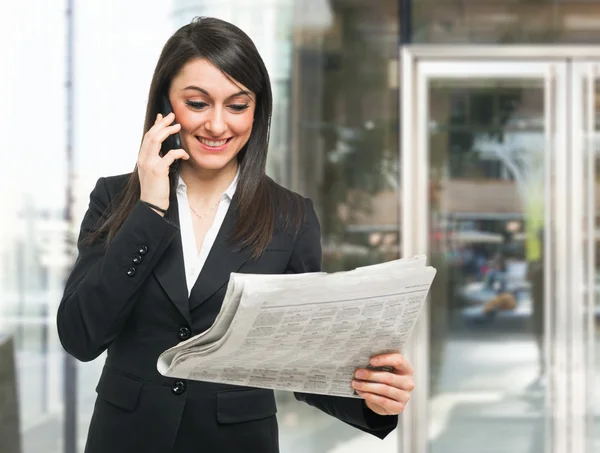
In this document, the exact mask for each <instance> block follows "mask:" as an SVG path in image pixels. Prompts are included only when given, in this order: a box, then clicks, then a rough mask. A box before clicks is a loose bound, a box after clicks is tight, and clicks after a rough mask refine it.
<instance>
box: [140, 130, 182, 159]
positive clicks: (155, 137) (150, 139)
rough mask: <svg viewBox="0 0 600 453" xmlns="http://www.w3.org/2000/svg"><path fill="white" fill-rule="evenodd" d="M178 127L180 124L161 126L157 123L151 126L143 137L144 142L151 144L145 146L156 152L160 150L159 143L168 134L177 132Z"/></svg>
mask: <svg viewBox="0 0 600 453" xmlns="http://www.w3.org/2000/svg"><path fill="white" fill-rule="evenodd" d="M180 129H181V125H180V124H173V125H172V126H167V127H163V126H162V125H160V123H159V124H156V125H154V126H152V128H151V129H150V130H149V131H148V132H146V136H145V139H144V141H145V142H146V143H149V144H150V145H151V146H150V147H147V146H146V148H148V149H149V150H153V149H154V150H156V152H157V153H158V152H159V151H160V145H161V144H162V142H164V141H165V139H166V138H167V137H168V136H169V135H171V134H175V133H177V132H179V131H180ZM150 154H153V152H151V153H150Z"/></svg>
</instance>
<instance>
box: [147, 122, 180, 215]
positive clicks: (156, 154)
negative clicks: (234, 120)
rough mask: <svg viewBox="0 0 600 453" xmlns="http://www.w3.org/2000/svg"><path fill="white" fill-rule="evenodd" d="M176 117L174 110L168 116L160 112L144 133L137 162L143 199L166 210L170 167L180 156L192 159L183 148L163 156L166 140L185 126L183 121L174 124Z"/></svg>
mask: <svg viewBox="0 0 600 453" xmlns="http://www.w3.org/2000/svg"><path fill="white" fill-rule="evenodd" d="M174 120H175V115H174V114H173V113H169V114H168V115H167V116H165V117H164V118H163V117H162V115H161V114H160V113H159V114H158V115H157V117H156V121H155V122H154V126H152V127H151V128H150V129H149V130H148V132H146V134H145V135H144V140H143V141H142V146H141V147H140V153H139V155H138V161H137V168H138V174H139V178H140V189H141V194H140V199H141V200H143V201H146V202H148V203H152V204H153V205H156V206H158V207H160V208H162V209H168V207H169V190H170V189H169V167H170V166H171V164H172V163H173V162H175V160H176V159H185V160H187V159H189V158H190V156H189V154H188V153H186V152H185V151H184V150H183V149H172V150H170V151H169V152H168V153H167V154H166V155H165V156H161V155H160V147H161V144H162V142H163V141H164V140H165V139H166V138H167V137H168V136H169V135H171V134H176V133H178V132H179V130H180V129H181V125H180V124H173V125H170V124H172V123H173V121H174Z"/></svg>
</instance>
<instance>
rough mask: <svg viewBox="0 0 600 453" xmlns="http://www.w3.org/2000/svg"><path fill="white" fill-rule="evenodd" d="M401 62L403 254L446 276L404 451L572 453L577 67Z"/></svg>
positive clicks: (412, 352) (439, 282) (420, 345)
mask: <svg viewBox="0 0 600 453" xmlns="http://www.w3.org/2000/svg"><path fill="white" fill-rule="evenodd" d="M402 64H403V73H404V78H403V99H402V102H403V115H402V117H403V125H402V130H403V136H402V139H403V143H402V150H403V156H402V157H403V161H402V162H403V164H402V165H403V175H402V176H403V194H404V197H403V219H404V222H403V225H402V243H403V244H404V250H403V252H404V255H405V256H407V255H412V254H415V253H425V254H427V255H428V257H429V260H430V263H431V264H432V265H433V266H435V267H436V268H437V269H438V274H437V276H436V279H435V281H434V285H433V287H432V290H431V293H430V298H429V304H428V307H427V310H428V312H427V314H426V315H424V316H423V317H422V318H421V321H420V324H419V326H418V327H417V328H416V329H415V334H414V337H413V341H412V343H411V345H410V347H409V348H408V350H407V351H406V353H407V355H408V356H409V357H410V359H411V361H412V362H413V363H414V365H415V376H416V378H417V390H415V395H414V398H412V401H411V404H410V405H409V407H408V411H407V414H406V415H405V417H404V419H403V425H404V426H403V435H402V438H401V439H402V445H403V451H404V452H411V453H425V452H431V453H451V452H461V453H471V452H472V453H479V452H482V451H490V452H491V451H494V452H508V451H510V452H511V453H521V452H522V453H525V452H527V453H544V452H550V451H553V452H554V451H556V452H559V451H561V452H562V451H565V452H566V451H571V450H568V445H569V444H568V439H570V437H569V433H568V432H567V431H566V430H567V429H568V428H567V427H568V426H569V424H568V423H567V421H568V415H569V414H570V411H571V409H572V405H571V402H570V400H569V396H570V393H569V391H568V388H567V387H568V386H567V385H566V382H567V379H568V373H569V370H568V365H569V364H570V363H571V362H569V360H568V359H569V357H570V355H569V354H570V349H569V348H570V343H569V342H568V339H567V334H568V332H569V329H568V323H569V320H570V319H571V318H570V317H569V313H568V310H569V301H570V295H569V291H570V289H571V287H570V285H571V281H570V280H569V278H570V276H571V277H572V274H569V272H572V269H570V267H569V261H568V259H569V258H570V256H569V255H568V253H569V247H570V246H571V245H572V244H571V243H570V242H569V240H568V238H567V235H566V232H568V231H570V229H571V224H570V223H569V217H568V215H567V213H569V209H570V208H571V206H570V204H569V196H568V194H569V193H570V192H569V191H567V189H568V181H569V179H568V178H569V177H570V176H571V175H570V174H569V171H568V170H569V167H568V165H567V160H568V153H567V152H566V151H567V149H568V148H569V146H568V143H567V140H568V135H567V130H568V125H567V118H568V115H567V113H568V112H567V111H568V107H569V104H568V102H567V100H568V96H567V85H566V82H567V77H568V70H567V69H568V63H567V62H566V60H552V59H548V60H547V61H541V60H538V61H535V62H532V61H531V60H528V61H515V60H514V59H510V58H507V59H504V60H490V59H485V58H481V59H478V60H477V61H475V60H473V59H461V60H449V59H446V60H440V59H435V60H434V59H427V58H423V59H419V58H415V57H414V56H413V55H410V54H409V53H408V52H406V53H405V54H404V56H403V62H402ZM409 194H410V195H409Z"/></svg>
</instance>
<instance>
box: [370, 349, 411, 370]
mask: <svg viewBox="0 0 600 453" xmlns="http://www.w3.org/2000/svg"><path fill="white" fill-rule="evenodd" d="M369 365H371V366H377V367H380V366H391V367H393V368H394V370H395V371H396V373H398V374H409V375H412V374H413V373H414V369H413V367H412V365H411V364H410V363H409V362H408V360H406V357H404V356H403V355H402V354H400V353H399V352H391V353H388V354H381V355H378V356H374V357H372V358H371V360H369Z"/></svg>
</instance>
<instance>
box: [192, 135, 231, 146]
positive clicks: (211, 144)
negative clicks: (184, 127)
mask: <svg viewBox="0 0 600 453" xmlns="http://www.w3.org/2000/svg"><path fill="white" fill-rule="evenodd" d="M198 140H200V141H201V142H202V143H204V144H205V145H206V146H214V147H217V146H222V145H224V144H225V142H227V139H225V140H219V141H218V142H215V141H213V140H206V139H205V138H202V137H198Z"/></svg>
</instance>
